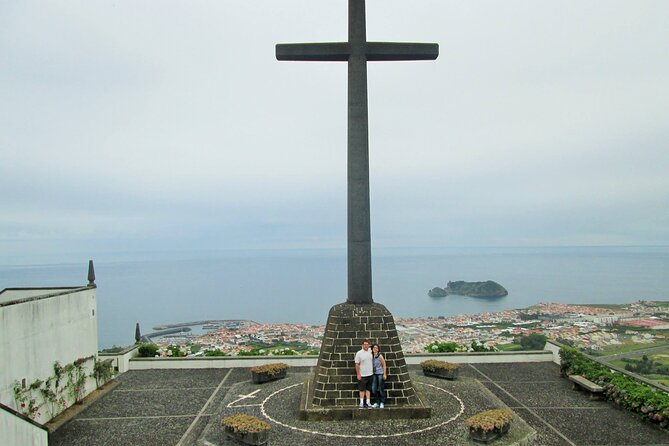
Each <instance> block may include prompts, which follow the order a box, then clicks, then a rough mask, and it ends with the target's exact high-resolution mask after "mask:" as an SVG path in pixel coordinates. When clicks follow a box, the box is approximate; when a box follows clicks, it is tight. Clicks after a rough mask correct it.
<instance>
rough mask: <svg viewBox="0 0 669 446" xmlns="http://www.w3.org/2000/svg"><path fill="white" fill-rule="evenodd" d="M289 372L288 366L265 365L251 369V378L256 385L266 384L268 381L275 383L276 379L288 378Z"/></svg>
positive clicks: (279, 364) (278, 364) (282, 364)
mask: <svg viewBox="0 0 669 446" xmlns="http://www.w3.org/2000/svg"><path fill="white" fill-rule="evenodd" d="M287 371H288V364H284V363H281V362H279V363H275V364H263V365H259V366H256V367H252V368H251V376H252V378H253V382H254V383H256V384H262V383H266V382H268V381H274V380H276V379H281V378H285V377H286V372H287Z"/></svg>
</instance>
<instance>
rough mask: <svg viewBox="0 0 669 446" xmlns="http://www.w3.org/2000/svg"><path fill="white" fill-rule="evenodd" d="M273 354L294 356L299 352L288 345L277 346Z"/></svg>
mask: <svg viewBox="0 0 669 446" xmlns="http://www.w3.org/2000/svg"><path fill="white" fill-rule="evenodd" d="M272 354H273V355H274V356H294V355H297V354H299V353H297V352H296V351H295V350H293V349H292V348H288V347H286V348H277V349H276V350H273V351H272Z"/></svg>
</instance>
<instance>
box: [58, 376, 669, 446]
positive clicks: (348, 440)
mask: <svg viewBox="0 0 669 446" xmlns="http://www.w3.org/2000/svg"><path fill="white" fill-rule="evenodd" d="M409 369H410V373H411V374H412V375H413V376H414V377H415V379H416V382H417V383H419V384H418V385H420V386H422V387H424V388H425V389H426V390H429V392H427V393H428V395H430V399H431V404H432V406H433V412H434V414H435V416H433V418H432V419H431V421H429V422H428V421H426V420H389V421H378V422H373V423H371V424H369V425H364V424H361V423H360V422H350V421H349V422H346V421H341V422H336V423H335V422H300V421H298V420H297V418H296V416H294V414H296V413H297V401H293V400H295V398H299V387H300V386H301V380H302V378H303V377H307V376H309V374H310V373H311V372H312V370H311V368H309V367H296V368H292V369H291V370H290V372H289V377H288V378H286V379H284V380H281V381H275V382H273V383H269V384H265V385H262V386H258V385H252V384H251V383H250V382H249V381H250V372H249V370H248V369H241V368H234V369H204V370H202V369H189V370H142V371H131V372H127V373H124V374H123V375H121V376H119V377H118V378H117V381H118V382H119V385H118V386H117V387H116V388H114V389H113V390H112V391H110V392H109V393H108V394H106V395H104V396H103V397H101V398H100V399H98V400H97V401H95V402H93V403H91V404H90V406H88V407H87V408H86V409H85V410H83V411H81V412H80V413H79V414H78V415H76V416H75V417H74V418H73V419H72V420H71V421H69V422H68V423H66V424H64V425H62V426H61V427H60V428H59V429H58V430H56V431H55V432H54V433H52V434H51V435H50V438H49V445H51V446H65V445H67V446H78V445H82V446H83V445H86V446H97V445H105V446H111V445H147V446H148V445H160V446H167V445H176V446H186V445H202V446H207V445H215V444H221V445H234V444H235V443H234V442H232V441H231V440H228V439H225V438H224V437H222V436H220V435H219V433H220V432H219V431H218V429H216V428H217V426H218V422H219V420H220V417H221V414H227V413H229V412H230V411H231V410H232V411H233V412H240V411H241V412H245V413H250V414H253V415H256V416H259V417H263V416H269V417H270V418H271V419H269V420H268V421H270V423H271V424H272V436H271V438H270V442H269V445H274V446H289V445H290V446H296V445H302V444H307V445H327V446H339V445H341V446H348V445H351V444H355V445H356V446H357V445H360V446H363V445H366V444H369V445H378V444H383V445H417V444H430V445H457V444H471V443H470V442H469V441H468V440H467V439H466V435H465V429H464V426H463V423H462V422H463V420H464V419H465V418H466V417H467V416H469V415H471V414H472V413H474V412H475V411H478V410H484V409H487V408H492V407H498V406H499V405H500V404H506V405H507V406H508V407H510V408H511V409H512V410H513V411H514V412H515V413H516V414H517V415H518V416H519V417H520V418H519V419H518V420H517V422H515V423H514V424H513V425H514V426H516V427H515V428H512V431H511V432H510V433H509V436H508V437H509V438H505V439H504V440H497V441H495V442H493V443H490V444H492V445H494V446H506V445H510V444H531V445H541V446H553V445H556V446H562V445H578V446H590V445H592V446H594V445H626V446H636V445H639V446H640V445H666V446H669V433H667V432H666V431H663V430H661V429H659V428H657V427H656V426H654V425H651V424H650V423H647V422H644V421H643V420H641V419H639V418H638V417H637V416H635V415H633V414H630V413H627V412H625V411H622V410H619V409H617V408H616V407H615V406H613V405H612V404H611V403H609V402H607V401H591V400H589V399H588V397H587V396H586V395H585V394H583V393H581V392H577V391H573V390H571V383H570V382H569V381H568V380H566V379H563V378H561V377H560V375H559V368H558V366H557V365H555V364H553V363H521V364H519V363H514V364H469V365H464V366H463V367H462V369H461V373H460V376H461V379H458V380H457V381H455V382H450V381H442V380H436V379H434V378H426V377H423V376H422V375H421V373H420V371H419V367H418V366H410V368H409ZM254 389H255V390H254ZM253 392H255V393H253ZM251 394H252V395H251ZM272 394H274V395H272ZM460 401H461V402H462V404H460ZM263 403H264V404H263ZM451 418H453V419H451ZM449 420H450V421H449ZM323 423H325V424H323ZM347 423H348V424H347ZM426 423H427V424H426ZM430 423H432V425H430ZM440 423H441V424H440ZM437 424H440V425H439V426H437ZM514 429H515V431H514ZM413 431H416V432H413ZM311 432H316V433H311ZM323 432H325V433H326V434H325V435H324V434H323ZM407 432H412V433H409V434H407ZM328 433H330V434H335V435H328ZM361 434H362V436H361ZM354 435H358V437H354ZM379 437H381V438H379Z"/></svg>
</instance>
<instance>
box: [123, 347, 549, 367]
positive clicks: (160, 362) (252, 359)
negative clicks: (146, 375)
mask: <svg viewBox="0 0 669 446" xmlns="http://www.w3.org/2000/svg"><path fill="white" fill-rule="evenodd" d="M546 345H548V343H546ZM404 359H405V360H406V363H407V364H420V363H421V362H423V361H425V360H427V359H440V360H442V361H448V362H455V363H460V364H484V363H499V362H551V361H553V353H552V352H551V351H547V350H543V351H528V352H472V353H431V354H407V355H405V356H404ZM317 361H318V356H316V355H299V356H213V357H185V358H139V357H137V358H132V359H130V360H129V364H128V369H129V370H150V369H216V368H247V367H255V366H257V365H261V364H267V363H271V362H283V363H285V364H288V365H289V366H291V367H314V366H316V363H317Z"/></svg>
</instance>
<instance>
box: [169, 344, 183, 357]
mask: <svg viewBox="0 0 669 446" xmlns="http://www.w3.org/2000/svg"><path fill="white" fill-rule="evenodd" d="M167 356H169V357H171V358H182V357H184V356H186V354H185V353H184V352H182V351H181V348H180V347H179V346H178V345H170V346H168V347H167Z"/></svg>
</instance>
